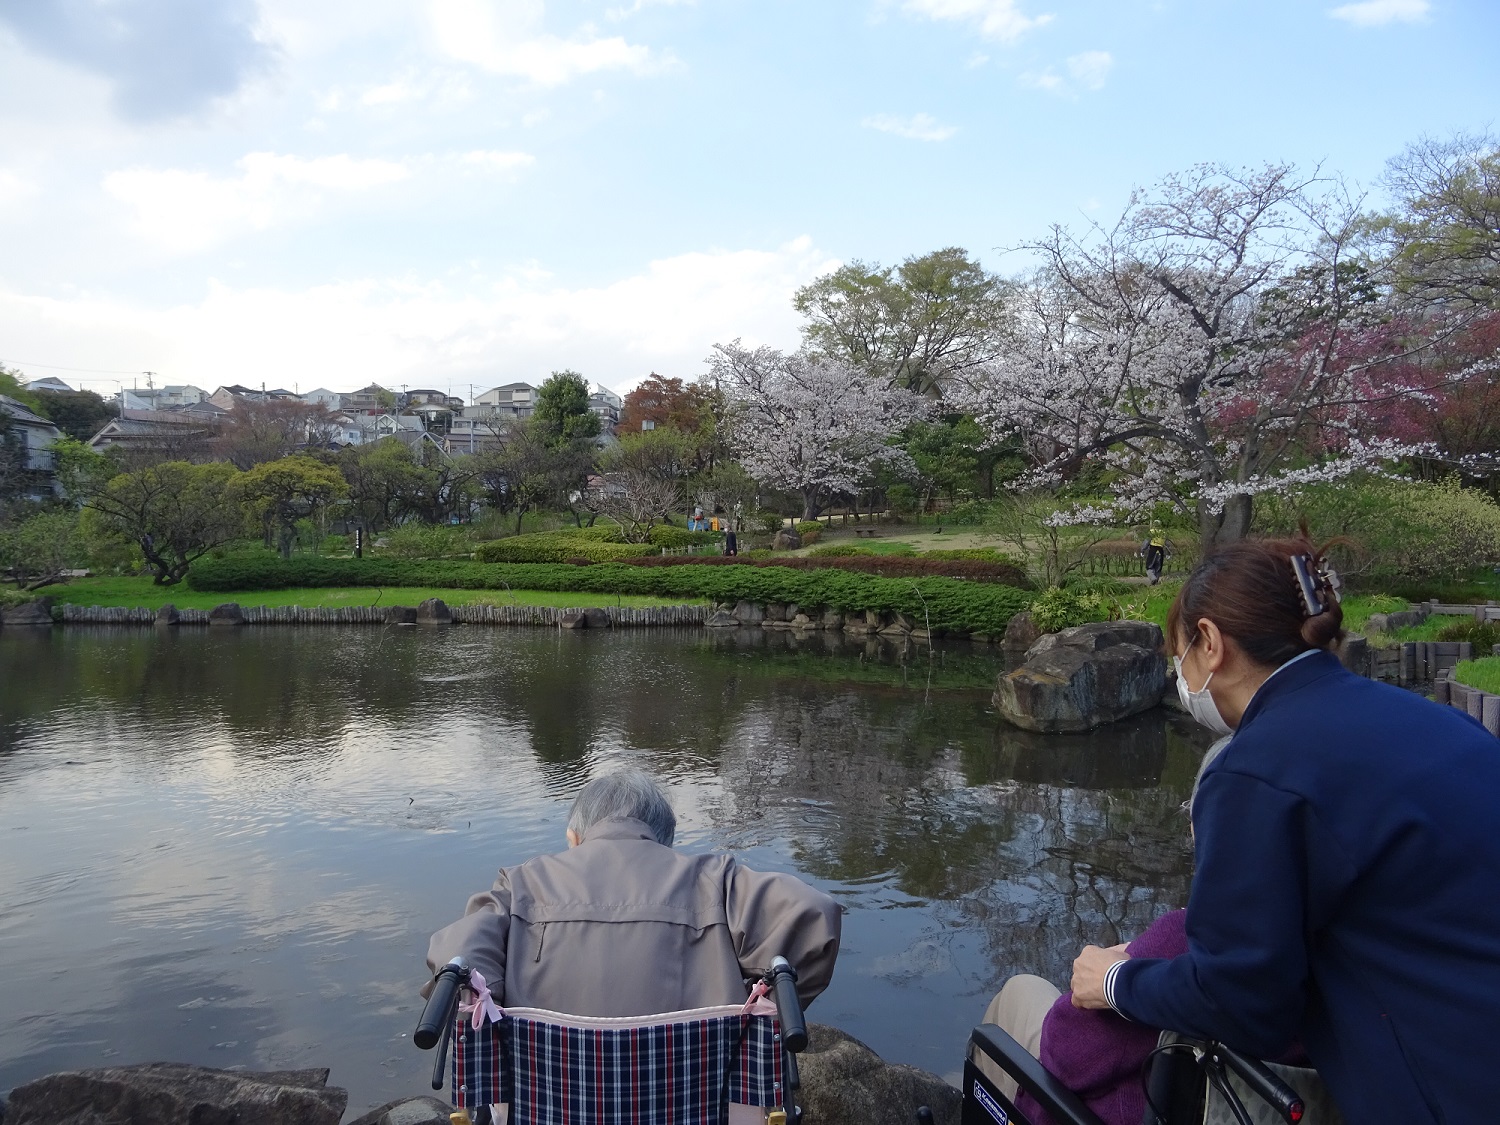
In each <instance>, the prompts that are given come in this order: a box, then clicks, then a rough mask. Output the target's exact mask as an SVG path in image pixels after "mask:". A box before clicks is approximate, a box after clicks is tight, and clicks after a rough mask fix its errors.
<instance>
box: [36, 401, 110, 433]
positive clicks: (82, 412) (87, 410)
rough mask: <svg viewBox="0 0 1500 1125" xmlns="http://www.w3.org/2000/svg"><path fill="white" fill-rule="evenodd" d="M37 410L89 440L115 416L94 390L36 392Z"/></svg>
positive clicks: (63, 429)
mask: <svg viewBox="0 0 1500 1125" xmlns="http://www.w3.org/2000/svg"><path fill="white" fill-rule="evenodd" d="M36 399H37V406H38V412H39V413H40V414H41V415H42V416H43V417H45V418H46V419H47V420H48V421H49V422H51V423H52V424H53V425H54V426H56V427H57V428H58V429H59V430H61V431H62V432H63V433H65V434H67V435H68V436H69V437H71V438H77V439H78V440H79V441H88V440H89V438H91V437H93V436H94V435H95V434H97V433H98V432H99V431H100V430H102V429H103V428H104V426H105V425H106V424H107V423H108V422H109V420H110V419H111V418H113V417H114V416H115V412H114V409H113V408H112V407H111V406H110V405H109V404H108V403H107V402H105V401H104V399H102V398H100V397H99V396H98V395H96V394H95V393H94V392H93V391H37V392H36Z"/></svg>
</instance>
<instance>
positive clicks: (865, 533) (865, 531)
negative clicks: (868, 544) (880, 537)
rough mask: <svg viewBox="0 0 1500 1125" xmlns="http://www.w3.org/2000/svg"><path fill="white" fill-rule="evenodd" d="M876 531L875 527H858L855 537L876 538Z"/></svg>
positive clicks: (855, 530)
mask: <svg viewBox="0 0 1500 1125" xmlns="http://www.w3.org/2000/svg"><path fill="white" fill-rule="evenodd" d="M875 535H876V531H875V529H874V528H873V527H856V528H855V529H854V537H855V538H856V539H874V538H875Z"/></svg>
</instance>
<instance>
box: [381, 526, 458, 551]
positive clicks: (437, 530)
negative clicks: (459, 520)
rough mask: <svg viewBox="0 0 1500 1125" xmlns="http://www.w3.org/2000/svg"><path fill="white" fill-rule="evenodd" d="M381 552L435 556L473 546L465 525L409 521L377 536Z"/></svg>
mask: <svg viewBox="0 0 1500 1125" xmlns="http://www.w3.org/2000/svg"><path fill="white" fill-rule="evenodd" d="M380 539H381V542H382V543H383V544H384V546H382V547H381V548H380V550H381V551H382V552H386V553H389V554H391V555H393V556H395V557H396V558H398V559H437V558H442V557H443V556H444V555H467V554H468V553H469V552H470V551H472V550H473V549H474V544H473V539H472V537H471V536H470V534H469V532H468V530H467V529H461V528H457V527H448V526H445V525H443V524H425V523H408V524H403V525H402V526H400V527H395V528H392V529H391V530H390V531H387V532H386V533H385V534H384V535H382V536H381V537H380Z"/></svg>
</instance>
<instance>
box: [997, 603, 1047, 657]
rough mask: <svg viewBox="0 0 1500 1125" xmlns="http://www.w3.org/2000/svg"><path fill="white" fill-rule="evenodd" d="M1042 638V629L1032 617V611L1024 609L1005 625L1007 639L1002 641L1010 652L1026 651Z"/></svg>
mask: <svg viewBox="0 0 1500 1125" xmlns="http://www.w3.org/2000/svg"><path fill="white" fill-rule="evenodd" d="M1041 639H1042V631H1041V630H1040V629H1039V628H1037V624H1036V622H1035V621H1033V620H1032V619H1031V611H1030V610H1029V609H1023V610H1022V611H1021V612H1020V613H1018V614H1016V615H1015V616H1014V617H1012V618H1011V619H1010V624H1009V625H1007V626H1006V627H1005V639H1004V640H1003V641H1002V642H1001V644H1003V645H1004V646H1005V649H1006V651H1008V652H1017V653H1020V652H1025V651H1026V650H1027V649H1029V648H1030V647H1031V646H1032V645H1034V644H1036V643H1037V641H1039V640H1041Z"/></svg>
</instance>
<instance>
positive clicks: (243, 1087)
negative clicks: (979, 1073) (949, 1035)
mask: <svg viewBox="0 0 1500 1125" xmlns="http://www.w3.org/2000/svg"><path fill="white" fill-rule="evenodd" d="M808 1035H809V1042H808V1049H807V1051H806V1052H804V1053H803V1054H802V1055H800V1056H799V1057H798V1062H799V1069H800V1071H801V1077H802V1087H801V1091H800V1092H799V1094H798V1097H797V1101H798V1103H799V1104H800V1105H801V1106H802V1107H803V1110H804V1112H805V1113H806V1115H807V1118H808V1120H810V1121H816V1122H818V1123H819V1125H909V1123H910V1122H911V1121H914V1120H915V1119H916V1111H917V1107H918V1106H924V1105H925V1106H928V1107H930V1108H931V1110H932V1112H933V1120H934V1122H935V1123H936V1125H957V1123H958V1118H959V1112H958V1111H959V1102H960V1099H961V1095H960V1094H959V1091H957V1090H956V1089H954V1088H953V1087H952V1086H950V1085H948V1084H947V1083H946V1082H944V1081H943V1080H942V1079H941V1078H939V1077H938V1076H937V1075H935V1074H931V1073H929V1072H928V1071H925V1070H918V1069H917V1068H916V1067H913V1066H905V1065H902V1064H899V1063H888V1062H886V1061H885V1060H883V1059H882V1058H881V1057H880V1056H879V1055H877V1054H876V1053H875V1052H874V1051H872V1050H870V1048H869V1047H866V1046H865V1045H864V1044H863V1043H861V1042H860V1041H859V1040H858V1039H855V1038H854V1037H853V1036H851V1035H848V1034H846V1033H845V1032H842V1031H840V1030H839V1029H838V1028H834V1027H825V1026H822V1025H820V1024H809V1025H808ZM959 1061H960V1060H957V1059H955V1060H954V1065H955V1066H957V1065H958V1063H959ZM348 1101H349V1095H348V1092H347V1091H345V1090H343V1089H341V1088H339V1087H337V1086H329V1085H328V1071H327V1070H324V1069H312V1070H294V1071H275V1072H253V1071H228V1070H214V1069H210V1068H208V1067H197V1066H189V1065H187V1064H184V1063H148V1064H146V1065H144V1066H116V1067H104V1068H100V1069H97V1070H75V1071H65V1072H63V1073H60V1074H49V1075H47V1076H46V1077H44V1078H38V1079H36V1080H35V1081H34V1082H28V1083H26V1084H25V1085H23V1086H17V1087H16V1088H15V1090H13V1091H12V1092H11V1095H10V1099H9V1102H8V1103H7V1104H5V1105H4V1106H3V1112H0V1120H3V1122H4V1125H159V1123H161V1122H169V1121H183V1122H188V1121H190V1122H196V1123H197V1125H240V1123H243V1122H255V1123H256V1125H339V1119H340V1117H342V1116H343V1112H344V1108H345V1106H346V1105H347V1104H348ZM448 1113H449V1107H448V1105H447V1103H446V1102H443V1101H440V1100H439V1099H437V1098H433V1097H426V1096H419V1097H411V1098H400V1099H397V1100H396V1101H393V1102H388V1103H387V1104H385V1105H383V1106H380V1107H378V1108H376V1109H373V1110H371V1111H370V1112H368V1113H365V1114H363V1115H361V1116H360V1117H358V1118H356V1119H355V1120H354V1121H352V1122H350V1123H349V1125H448Z"/></svg>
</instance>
